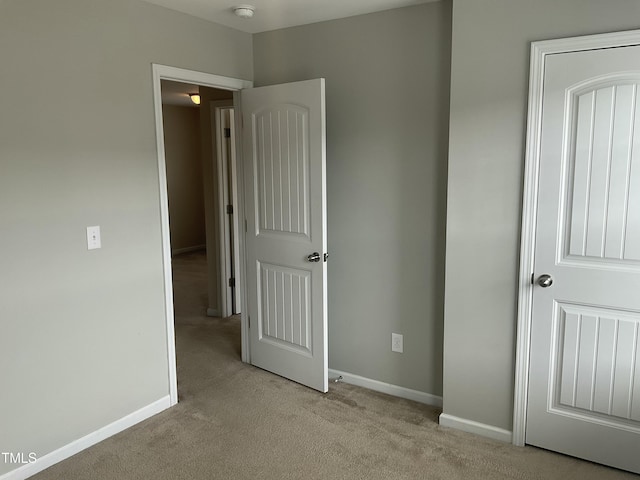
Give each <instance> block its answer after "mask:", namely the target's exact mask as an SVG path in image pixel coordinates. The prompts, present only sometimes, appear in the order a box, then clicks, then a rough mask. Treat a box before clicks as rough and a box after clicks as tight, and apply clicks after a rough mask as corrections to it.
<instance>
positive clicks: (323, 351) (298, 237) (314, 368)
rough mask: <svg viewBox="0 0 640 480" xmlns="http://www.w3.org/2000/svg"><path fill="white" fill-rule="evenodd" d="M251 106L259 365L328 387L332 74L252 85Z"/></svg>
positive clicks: (252, 295) (250, 249)
mask: <svg viewBox="0 0 640 480" xmlns="http://www.w3.org/2000/svg"><path fill="white" fill-rule="evenodd" d="M241 108H242V123H243V158H244V162H245V167H244V182H245V214H246V220H247V232H246V233H245V240H246V258H247V263H246V268H247V282H246V288H247V292H246V300H247V303H246V309H247V310H248V315H249V318H250V334H249V336H250V345H251V363H252V364H254V365H256V366H258V367H260V368H263V369H265V370H269V371H271V372H274V373H276V374H278V375H281V376H283V377H287V378H289V379H292V380H294V381H296V382H298V383H301V384H303V385H307V386H309V387H311V388H314V389H316V390H319V391H322V392H326V391H327V390H328V363H327V275H326V270H327V266H326V256H325V255H324V254H325V253H326V252H327V235H326V193H325V192H326V168H325V106H324V79H316V80H308V81H303V82H295V83H289V84H284V85H273V86H268V87H260V88H254V89H247V90H243V91H242V92H241ZM313 253H318V254H319V261H317V262H312V261H309V259H308V256H309V255H311V254H313Z"/></svg>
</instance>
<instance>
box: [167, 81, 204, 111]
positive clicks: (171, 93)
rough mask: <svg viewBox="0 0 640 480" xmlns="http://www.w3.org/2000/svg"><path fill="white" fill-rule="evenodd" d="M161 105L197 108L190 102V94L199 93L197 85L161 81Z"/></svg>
mask: <svg viewBox="0 0 640 480" xmlns="http://www.w3.org/2000/svg"><path fill="white" fill-rule="evenodd" d="M161 83H162V104H163V105H178V106H180V107H195V108H197V107H198V106H197V105H196V104H194V103H193V102H192V101H191V98H190V97H189V94H190V93H200V87H199V86H198V85H192V84H190V83H181V82H172V81H170V80H162V82H161Z"/></svg>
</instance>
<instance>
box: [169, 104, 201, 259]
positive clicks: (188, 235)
mask: <svg viewBox="0 0 640 480" xmlns="http://www.w3.org/2000/svg"><path fill="white" fill-rule="evenodd" d="M162 120H163V123H164V149H165V159H166V164H167V190H168V192H169V224H170V229H171V251H172V252H176V251H178V252H179V251H180V250H184V249H189V248H194V247H202V246H204V245H205V243H206V240H207V238H206V232H205V222H204V187H203V181H202V158H201V155H200V153H201V152H200V150H201V145H200V109H199V108H194V107H180V106H176V105H163V106H162Z"/></svg>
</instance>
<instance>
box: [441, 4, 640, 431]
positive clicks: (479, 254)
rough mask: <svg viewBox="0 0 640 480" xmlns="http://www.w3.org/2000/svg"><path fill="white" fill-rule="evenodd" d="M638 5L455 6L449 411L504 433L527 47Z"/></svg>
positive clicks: (583, 30) (639, 10)
mask: <svg viewBox="0 0 640 480" xmlns="http://www.w3.org/2000/svg"><path fill="white" fill-rule="evenodd" d="M639 19H640V3H639V2H637V1H636V0H609V1H606V2H603V1H601V0H560V1H559V0H536V1H535V2H532V1H529V0H515V1H514V0H454V3H453V34H452V50H453V52H452V68H451V77H452V78H451V112H450V114H451V124H450V143H449V180H448V198H447V248H446V250H447V264H446V284H445V292H446V295H445V336H444V412H445V413H447V414H449V415H453V416H457V417H460V418H463V419H468V420H474V421H476V422H480V423H484V424H488V425H491V426H495V427H499V428H503V429H507V430H511V427H512V416H513V388H514V361H515V360H514V359H515V327H516V306H517V305H516V301H517V299H516V295H517V291H516V287H517V275H518V261H519V260H518V258H519V257H518V255H519V245H520V221H521V220H520V214H521V203H522V182H523V169H524V146H525V128H526V113H527V95H528V74H529V47H530V42H532V41H536V40H547V39H552V38H560V37H568V36H575V35H585V34H593V33H605V32H611V31H618V30H627V29H633V28H638V27H640V20H639Z"/></svg>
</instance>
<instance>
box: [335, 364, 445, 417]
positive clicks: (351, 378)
mask: <svg viewBox="0 0 640 480" xmlns="http://www.w3.org/2000/svg"><path fill="white" fill-rule="evenodd" d="M340 376H341V377H342V381H343V382H344V383H349V384H351V385H357V386H358V387H364V388H368V389H369V390H375V391H376V392H382V393H386V394H388V395H393V396H394V397H400V398H406V399H407V400H413V401H414V402H419V403H424V404H426V405H431V406H433V407H440V408H442V397H439V396H437V395H431V394H430V393H424V392H419V391H418V390H411V389H410V388H405V387H399V386H398V385H392V384H391V383H385V382H380V381H378V380H372V379H370V378H366V377H361V376H360V375H354V374H353V373H348V372H341V371H340V370H333V369H331V368H330V369H329V378H335V377H340Z"/></svg>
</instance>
